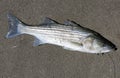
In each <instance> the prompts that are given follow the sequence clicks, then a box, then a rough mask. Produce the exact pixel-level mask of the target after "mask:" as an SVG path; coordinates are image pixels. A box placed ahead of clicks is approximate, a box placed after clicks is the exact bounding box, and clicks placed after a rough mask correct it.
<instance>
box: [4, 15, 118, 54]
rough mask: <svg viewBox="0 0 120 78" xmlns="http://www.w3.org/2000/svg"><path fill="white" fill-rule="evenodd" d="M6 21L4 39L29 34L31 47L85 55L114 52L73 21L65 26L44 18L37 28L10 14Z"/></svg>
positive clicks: (67, 22)
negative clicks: (45, 46) (46, 46)
mask: <svg viewBox="0 0 120 78" xmlns="http://www.w3.org/2000/svg"><path fill="white" fill-rule="evenodd" d="M8 20H9V24H10V26H9V32H8V33H7V35H6V38H12V37H15V36H17V35H20V34H29V35H32V36H34V37H35V40H34V44H33V46H38V45H41V44H53V45H58V46H62V47H63V48H64V49H67V50H72V51H80V52H87V53H106V52H110V51H112V50H116V46H115V45H114V44H113V43H112V42H110V41H109V40H107V39H105V38H104V37H103V36H101V35H100V34H99V33H97V32H95V31H93V30H91V29H88V28H85V27H82V26H80V25H79V24H77V23H75V22H73V21H69V20H68V21H66V23H65V24H60V23H57V22H56V21H54V20H52V19H50V18H46V19H45V21H44V22H43V23H42V24H40V25H39V26H28V25H25V24H23V23H22V22H21V21H20V20H19V19H17V18H16V17H15V16H13V15H11V14H8Z"/></svg>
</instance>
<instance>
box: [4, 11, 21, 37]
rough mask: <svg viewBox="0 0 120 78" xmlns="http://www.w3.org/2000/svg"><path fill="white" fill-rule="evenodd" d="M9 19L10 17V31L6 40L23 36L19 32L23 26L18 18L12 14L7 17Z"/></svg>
mask: <svg viewBox="0 0 120 78" xmlns="http://www.w3.org/2000/svg"><path fill="white" fill-rule="evenodd" d="M7 17H8V22H9V31H8V33H7V35H6V38H12V37H15V36H17V35H20V34H22V33H21V32H20V31H19V30H20V28H18V27H19V26H23V24H22V22H20V20H19V19H18V18H16V17H15V16H13V15H12V14H10V13H9V14H8V15H7Z"/></svg>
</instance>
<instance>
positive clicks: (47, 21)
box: [42, 17, 58, 24]
mask: <svg viewBox="0 0 120 78" xmlns="http://www.w3.org/2000/svg"><path fill="white" fill-rule="evenodd" d="M42 24H58V22H56V21H55V20H53V19H51V18H48V17H46V18H45V19H44V21H43V23H42Z"/></svg>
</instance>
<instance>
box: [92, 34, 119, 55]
mask: <svg viewBox="0 0 120 78" xmlns="http://www.w3.org/2000/svg"><path fill="white" fill-rule="evenodd" d="M96 45H97V46H98V47H99V48H100V52H101V53H106V52H110V51H115V50H117V47H116V46H115V44H113V43H112V42H111V41H109V40H107V39H106V38H104V37H103V36H101V35H100V34H97V35H96V36H94V41H93V46H94V47H95V48H96ZM96 49H97V48H96Z"/></svg>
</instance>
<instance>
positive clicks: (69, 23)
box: [64, 20, 79, 26]
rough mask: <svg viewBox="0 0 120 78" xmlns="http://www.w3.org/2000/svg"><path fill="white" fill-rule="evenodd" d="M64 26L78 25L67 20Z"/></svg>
mask: <svg viewBox="0 0 120 78" xmlns="http://www.w3.org/2000/svg"><path fill="white" fill-rule="evenodd" d="M64 24H65V25H72V26H78V25H79V24H77V23H76V22H74V21H71V20H67V21H65V22H64Z"/></svg>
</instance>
